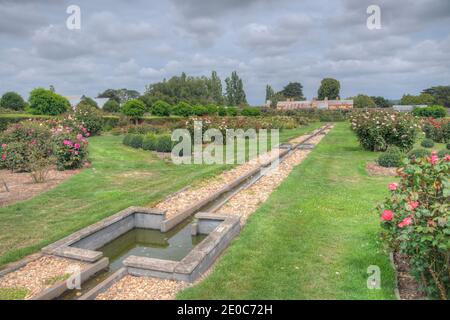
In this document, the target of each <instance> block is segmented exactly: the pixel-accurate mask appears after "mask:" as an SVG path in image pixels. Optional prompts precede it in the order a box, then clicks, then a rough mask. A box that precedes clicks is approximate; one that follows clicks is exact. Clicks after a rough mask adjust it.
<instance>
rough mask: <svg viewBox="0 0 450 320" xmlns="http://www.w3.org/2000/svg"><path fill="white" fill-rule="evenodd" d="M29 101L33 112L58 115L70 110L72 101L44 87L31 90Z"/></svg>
mask: <svg viewBox="0 0 450 320" xmlns="http://www.w3.org/2000/svg"><path fill="white" fill-rule="evenodd" d="M28 101H29V102H30V111H31V113H33V114H44V115H52V116H56V115H59V114H61V113H64V112H67V111H69V110H70V103H69V101H68V100H67V99H66V98H64V97H62V96H60V95H59V94H56V93H54V92H52V91H50V90H46V89H43V88H37V89H34V90H33V91H31V92H30V97H29V98H28Z"/></svg>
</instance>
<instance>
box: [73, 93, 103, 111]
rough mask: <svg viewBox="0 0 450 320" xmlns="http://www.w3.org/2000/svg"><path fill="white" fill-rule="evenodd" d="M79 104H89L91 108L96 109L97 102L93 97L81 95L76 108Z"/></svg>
mask: <svg viewBox="0 0 450 320" xmlns="http://www.w3.org/2000/svg"><path fill="white" fill-rule="evenodd" d="M79 106H90V107H92V108H96V109H98V104H97V102H95V100H94V99H92V98H89V97H86V96H82V97H81V100H80V102H79V103H78V104H77V106H76V107H77V108H78V107H79Z"/></svg>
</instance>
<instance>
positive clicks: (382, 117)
mask: <svg viewBox="0 0 450 320" xmlns="http://www.w3.org/2000/svg"><path fill="white" fill-rule="evenodd" d="M350 118H351V123H352V130H353V131H354V132H355V133H356V135H357V137H358V140H359V143H360V144H361V146H362V147H363V148H364V149H366V150H371V151H384V150H386V149H387V147H388V146H391V145H393V146H397V147H399V148H400V149H401V150H402V151H408V150H410V149H411V148H412V147H413V145H414V142H415V141H416V138H417V131H418V130H417V128H418V125H417V124H416V122H415V118H414V117H413V116H412V115H410V114H407V113H398V112H390V111H385V110H370V111H369V110H367V111H363V112H355V113H353V114H352V116H351V117H350Z"/></svg>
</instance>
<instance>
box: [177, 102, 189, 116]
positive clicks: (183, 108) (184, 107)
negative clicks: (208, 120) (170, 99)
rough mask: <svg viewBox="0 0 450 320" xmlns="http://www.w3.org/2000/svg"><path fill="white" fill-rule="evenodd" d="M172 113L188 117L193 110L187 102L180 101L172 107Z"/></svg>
mask: <svg viewBox="0 0 450 320" xmlns="http://www.w3.org/2000/svg"><path fill="white" fill-rule="evenodd" d="M172 114H174V115H176V116H181V117H189V116H191V115H193V114H194V111H193V108H192V106H191V105H190V104H189V103H187V102H180V103H178V104H177V105H176V106H174V107H173V108H172Z"/></svg>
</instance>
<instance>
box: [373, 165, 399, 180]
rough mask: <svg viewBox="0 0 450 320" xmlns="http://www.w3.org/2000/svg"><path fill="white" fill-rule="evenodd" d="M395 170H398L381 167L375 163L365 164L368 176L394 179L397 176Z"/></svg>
mask: <svg viewBox="0 0 450 320" xmlns="http://www.w3.org/2000/svg"><path fill="white" fill-rule="evenodd" d="M397 170H398V168H385V167H382V166H380V165H378V164H377V163H375V162H368V163H367V164H366V171H367V173H368V174H369V176H387V177H394V176H398V174H397Z"/></svg>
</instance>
